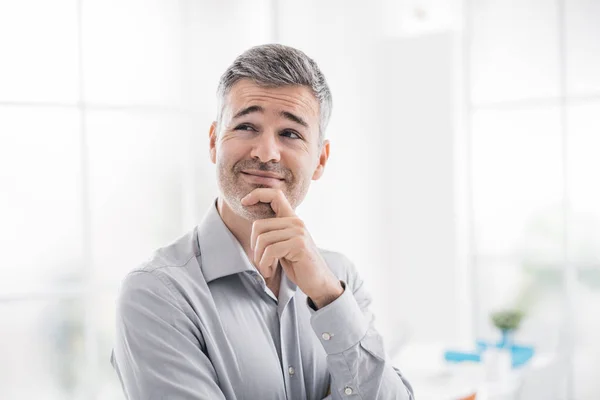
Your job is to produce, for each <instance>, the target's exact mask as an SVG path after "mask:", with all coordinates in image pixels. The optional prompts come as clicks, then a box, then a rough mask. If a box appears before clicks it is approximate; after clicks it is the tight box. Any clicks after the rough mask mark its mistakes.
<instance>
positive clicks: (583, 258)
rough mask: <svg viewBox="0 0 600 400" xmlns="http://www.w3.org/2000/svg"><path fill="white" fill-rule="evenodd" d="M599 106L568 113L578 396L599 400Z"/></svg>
mask: <svg viewBox="0 0 600 400" xmlns="http://www.w3.org/2000/svg"><path fill="white" fill-rule="evenodd" d="M598 115H600V103H596V104H586V105H579V106H572V107H570V109H569V113H568V121H569V142H568V151H569V153H568V167H569V193H570V200H571V208H572V212H571V220H570V221H569V228H570V230H569V234H570V236H569V237H570V240H569V244H570V247H569V257H570V260H571V262H572V263H573V264H574V267H575V268H576V269H577V277H578V284H577V292H576V296H575V309H576V310H578V312H577V313H576V332H575V365H574V368H575V378H576V381H575V392H576V394H577V398H581V399H596V398H600V383H599V382H598V380H597V379H596V375H594V371H596V370H597V366H598V365H600V344H599V343H598V338H599V337H600V313H598V312H590V311H591V310H600V184H599V183H598V182H600V159H599V158H598V151H599V149H600V134H599V132H600V119H599V118H598Z"/></svg>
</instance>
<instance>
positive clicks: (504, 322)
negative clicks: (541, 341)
mask: <svg viewBox="0 0 600 400" xmlns="http://www.w3.org/2000/svg"><path fill="white" fill-rule="evenodd" d="M523 316H524V314H523V312H522V311H520V310H513V309H508V310H499V311H495V312H493V313H492V314H491V318H492V322H493V323H494V326H496V328H498V329H500V330H501V331H514V330H516V329H518V328H519V325H520V324H521V320H522V319H523Z"/></svg>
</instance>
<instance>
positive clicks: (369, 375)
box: [308, 269, 414, 400]
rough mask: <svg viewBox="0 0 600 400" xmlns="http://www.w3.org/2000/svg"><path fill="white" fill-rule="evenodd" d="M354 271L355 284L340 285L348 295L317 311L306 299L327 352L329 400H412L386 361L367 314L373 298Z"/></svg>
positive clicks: (407, 384)
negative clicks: (329, 386) (329, 384)
mask: <svg viewBox="0 0 600 400" xmlns="http://www.w3.org/2000/svg"><path fill="white" fill-rule="evenodd" d="M350 271H351V274H352V276H349V280H350V279H352V283H353V285H346V283H345V282H342V284H343V285H344V293H342V295H341V296H340V297H339V298H337V299H336V300H335V301H333V302H332V303H330V304H329V305H327V306H325V307H323V308H321V309H319V310H317V311H315V308H314V304H312V301H311V300H310V299H308V306H309V308H310V309H311V313H312V316H311V325H312V327H313V330H314V331H315V333H316V334H317V336H318V337H319V340H320V341H321V343H322V345H323V348H324V349H325V351H326V353H327V366H328V369H329V373H330V374H331V394H330V395H329V396H327V398H326V399H327V400H329V399H331V400H342V399H348V400H350V399H362V400H391V399H396V400H414V395H413V390H412V387H411V386H410V384H409V383H408V381H407V380H406V379H405V378H404V377H403V376H402V374H401V373H400V371H399V370H398V369H396V368H394V367H393V366H391V365H390V364H389V362H388V360H387V359H386V355H385V351H384V348H383V340H382V337H381V336H380V335H379V333H378V332H377V331H376V330H375V328H374V326H373V321H374V317H373V315H372V313H371V311H370V310H369V306H370V303H371V297H370V295H369V294H368V293H367V291H366V289H365V288H364V286H363V282H362V280H361V279H360V278H359V277H358V275H356V274H355V272H354V271H353V270H352V269H351V270H350ZM350 287H352V288H353V290H351V289H350ZM349 289H350V290H349Z"/></svg>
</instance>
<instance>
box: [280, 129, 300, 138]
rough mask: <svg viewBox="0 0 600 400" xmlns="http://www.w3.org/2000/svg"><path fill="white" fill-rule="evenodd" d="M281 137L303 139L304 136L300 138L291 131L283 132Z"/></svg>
mask: <svg viewBox="0 0 600 400" xmlns="http://www.w3.org/2000/svg"><path fill="white" fill-rule="evenodd" d="M280 135H281V136H284V137H287V138H290V139H302V136H300V135H299V134H297V133H296V132H294V131H291V130H285V131H283V132H281V134H280Z"/></svg>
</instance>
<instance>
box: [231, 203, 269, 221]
mask: <svg viewBox="0 0 600 400" xmlns="http://www.w3.org/2000/svg"><path fill="white" fill-rule="evenodd" d="M240 205H241V204H240ZM242 208H243V209H244V214H245V215H244V218H246V219H247V220H249V221H252V222H254V221H257V220H259V219H266V218H275V211H273V209H272V208H271V205H269V204H266V203H258V204H255V205H253V206H247V207H246V206H242Z"/></svg>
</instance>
